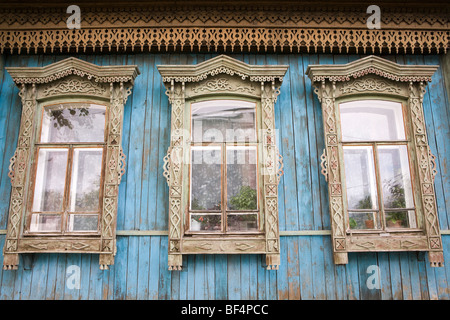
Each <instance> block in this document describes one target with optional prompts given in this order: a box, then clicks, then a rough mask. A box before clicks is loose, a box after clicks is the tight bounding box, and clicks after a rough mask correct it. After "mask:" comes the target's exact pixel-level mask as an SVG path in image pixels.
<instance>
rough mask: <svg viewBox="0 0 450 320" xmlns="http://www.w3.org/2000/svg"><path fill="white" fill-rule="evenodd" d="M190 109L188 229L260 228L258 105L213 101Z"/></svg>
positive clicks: (232, 229) (228, 229) (252, 230)
mask: <svg viewBox="0 0 450 320" xmlns="http://www.w3.org/2000/svg"><path fill="white" fill-rule="evenodd" d="M191 110H192V113H191V115H192V117H191V124H192V129H191V131H192V135H193V137H194V139H193V141H192V144H191V165H190V202H189V203H190V205H189V209H190V215H189V217H190V218H189V221H190V222H189V231H191V232H196V231H202V232H215V233H227V232H232V233H233V232H239V233H241V232H256V231H258V216H259V205H258V201H259V196H258V194H259V191H258V190H259V189H258V164H257V158H258V147H257V144H256V141H257V138H256V104H255V103H252V102H247V101H240V100H210V101H202V102H196V103H192V104H191ZM199 115H201V116H199ZM204 123H206V126H205V125H204ZM205 128H207V129H206V130H205ZM195 131H197V132H195Z"/></svg>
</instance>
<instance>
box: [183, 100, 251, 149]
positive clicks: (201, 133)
mask: <svg viewBox="0 0 450 320" xmlns="http://www.w3.org/2000/svg"><path fill="white" fill-rule="evenodd" d="M191 108H192V109H191V112H192V140H193V141H195V142H246V141H251V142H254V141H256V112H255V108H256V105H255V103H251V102H246V101H238V100H210V101H202V102H196V103H192V105H191Z"/></svg>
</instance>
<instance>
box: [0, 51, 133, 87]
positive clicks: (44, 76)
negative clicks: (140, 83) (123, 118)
mask: <svg viewBox="0 0 450 320" xmlns="http://www.w3.org/2000/svg"><path fill="white" fill-rule="evenodd" d="M6 70H7V71H8V73H9V74H10V75H11V77H12V78H13V80H14V82H15V83H16V84H22V83H23V84H27V83H48V82H53V81H55V80H58V79H60V78H64V77H67V76H69V75H77V76H80V77H86V78H87V79H88V80H91V79H92V80H94V81H95V82H105V83H114V82H124V83H125V82H130V83H133V82H134V79H135V78H136V76H137V75H139V73H140V72H139V68H138V67H137V66H135V65H126V66H98V65H95V64H92V63H89V62H86V61H83V60H80V59H77V58H72V57H71V58H67V59H64V60H61V61H58V62H55V63H52V64H50V65H47V66H44V67H8V68H6Z"/></svg>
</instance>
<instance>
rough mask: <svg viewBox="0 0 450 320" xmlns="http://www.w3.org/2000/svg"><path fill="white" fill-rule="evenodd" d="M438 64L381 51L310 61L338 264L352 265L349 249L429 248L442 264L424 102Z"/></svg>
mask: <svg viewBox="0 0 450 320" xmlns="http://www.w3.org/2000/svg"><path fill="white" fill-rule="evenodd" d="M437 67H438V66H408V65H399V64H396V63H393V62H391V61H388V60H385V59H382V58H380V57H376V56H368V57H365V58H362V59H359V60H356V61H353V62H351V63H348V64H345V65H310V66H308V69H307V74H308V76H309V77H310V79H311V81H312V83H313V85H314V86H315V92H316V93H317V96H318V98H319V101H320V102H321V106H322V113H323V126H324V138H325V149H324V151H323V154H322V157H321V165H322V173H323V174H324V176H325V179H326V180H327V182H328V196H329V203H330V205H329V210H330V218H331V235H332V243H333V255H334V262H335V263H336V264H346V263H348V256H347V253H348V252H364V251H370V252H373V251H428V259H429V261H430V264H431V266H432V267H439V266H442V265H443V262H444V257H443V250H442V241H441V235H440V230H439V219H438V213H437V207H436V195H435V192H434V186H433V182H434V176H435V175H436V165H435V163H434V158H435V157H434V156H433V155H432V153H431V150H430V147H429V145H428V141H427V135H426V128H425V119H424V112H423V105H422V101H423V94H424V92H425V85H426V82H428V81H431V76H432V75H433V73H434V72H435V71H436V69H437Z"/></svg>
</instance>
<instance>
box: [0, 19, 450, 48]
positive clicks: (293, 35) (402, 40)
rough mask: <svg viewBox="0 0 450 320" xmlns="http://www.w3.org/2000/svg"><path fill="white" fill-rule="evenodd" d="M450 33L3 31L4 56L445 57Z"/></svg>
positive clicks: (233, 29)
mask: <svg viewBox="0 0 450 320" xmlns="http://www.w3.org/2000/svg"><path fill="white" fill-rule="evenodd" d="M449 35H450V32H449V31H448V30H418V31H414V32H413V31H412V30H411V29H409V30H394V29H379V30H377V29H372V30H369V29H366V28H364V29H363V28H360V29H355V28H354V27H353V26H350V28H345V29H334V28H317V29H313V28H307V27H305V28H298V27H297V28H294V27H292V28H282V27H274V28H266V27H245V28H242V27H231V26H230V27H178V26H177V27H176V28H171V27H159V26H157V27H153V28H149V27H129V28H118V27H110V28H87V29H72V30H70V29H67V28H61V27H60V28H58V29H46V28H44V29H42V30H39V29H36V30H14V29H9V30H0V53H4V52H10V53H40V52H45V53H54V52H117V51H118V52H125V51H127V52H129V51H131V52H141V51H167V50H168V51H187V52H196V51H207V52H211V51H214V52H249V51H257V52H287V53H288V52H310V53H329V52H336V53H361V54H368V53H371V54H379V53H413V54H414V53H420V54H423V53H446V52H447V50H448V48H449V47H450V40H449V39H450V37H449Z"/></svg>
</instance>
